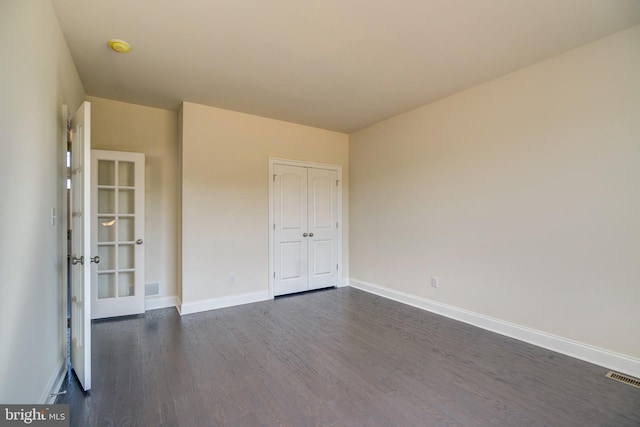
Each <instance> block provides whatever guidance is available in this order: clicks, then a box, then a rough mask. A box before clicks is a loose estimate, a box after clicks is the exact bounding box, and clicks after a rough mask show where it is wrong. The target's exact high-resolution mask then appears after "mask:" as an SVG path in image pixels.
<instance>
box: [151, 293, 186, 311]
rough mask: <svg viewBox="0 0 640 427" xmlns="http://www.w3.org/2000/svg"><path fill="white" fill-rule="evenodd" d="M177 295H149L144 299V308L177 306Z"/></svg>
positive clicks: (155, 308)
mask: <svg viewBox="0 0 640 427" xmlns="http://www.w3.org/2000/svg"><path fill="white" fill-rule="evenodd" d="M178 305H179V304H178V297H177V296H175V295H171V296H168V297H159V296H150V297H145V299H144V310H145V311H149V310H158V309H159V308H170V307H177V306H178Z"/></svg>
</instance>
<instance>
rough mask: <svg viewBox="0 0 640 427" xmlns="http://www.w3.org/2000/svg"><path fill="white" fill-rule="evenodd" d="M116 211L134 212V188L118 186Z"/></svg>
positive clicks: (122, 212)
mask: <svg viewBox="0 0 640 427" xmlns="http://www.w3.org/2000/svg"><path fill="white" fill-rule="evenodd" d="M118 213H121V214H133V213H136V212H135V199H134V190H125V189H122V188H118Z"/></svg>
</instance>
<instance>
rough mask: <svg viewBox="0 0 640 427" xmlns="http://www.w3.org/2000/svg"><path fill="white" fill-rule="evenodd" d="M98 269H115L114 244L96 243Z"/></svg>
mask: <svg viewBox="0 0 640 427" xmlns="http://www.w3.org/2000/svg"><path fill="white" fill-rule="evenodd" d="M98 256H99V257H100V262H99V263H98V271H99V272H100V271H104V270H115V269H116V247H115V245H101V244H98Z"/></svg>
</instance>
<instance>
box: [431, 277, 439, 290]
mask: <svg viewBox="0 0 640 427" xmlns="http://www.w3.org/2000/svg"><path fill="white" fill-rule="evenodd" d="M438 286H439V281H438V278H437V277H436V276H431V287H432V288H437V287H438Z"/></svg>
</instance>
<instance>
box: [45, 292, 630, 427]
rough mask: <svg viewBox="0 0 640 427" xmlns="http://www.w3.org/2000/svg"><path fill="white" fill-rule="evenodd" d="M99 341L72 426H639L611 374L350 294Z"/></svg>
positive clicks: (107, 334) (190, 319)
mask: <svg viewBox="0 0 640 427" xmlns="http://www.w3.org/2000/svg"><path fill="white" fill-rule="evenodd" d="M92 333H93V341H92V343H93V357H92V363H93V388H92V390H91V391H90V392H89V393H87V394H84V393H83V392H82V391H81V390H80V388H79V387H78V385H77V383H76V382H75V380H74V379H73V377H72V378H71V379H69V378H67V380H66V381H65V383H64V384H63V386H62V390H67V394H65V395H61V396H60V397H59V398H58V400H57V403H69V404H70V418H71V425H73V426H167V427H169V426H170V427H174V426H296V427H298V426H474V427H475V426H612V427H624V426H634V427H638V426H640V390H639V389H635V388H633V387H630V386H628V385H625V384H621V383H618V382H615V381H612V380H610V379H608V378H605V376H604V375H605V373H606V372H607V370H606V369H604V368H601V367H599V366H595V365H592V364H589V363H586V362H582V361H580V360H576V359H572V358H570V357H567V356H563V355H561V354H558V353H554V352H551V351H548V350H545V349H542V348H539V347H535V346H532V345H529V344H526V343H523V342H520V341H517V340H514V339H510V338H507V337H504V336H501V335H497V334H494V333H491V332H488V331H485V330H482V329H479V328H475V327H473V326H470V325H467V324H464V323H460V322H456V321H454V320H450V319H447V318H444V317H441V316H437V315H434V314H431V313H428V312H425V311H422V310H419V309H416V308H413V307H410V306H406V305H403V304H400V303H396V302H394V301H390V300H386V299H384V298H380V297H377V296H374V295H370V294H367V293H365V292H362V291H358V290H355V289H352V288H342V289H331V290H325V291H319V292H314V293H307V294H301V295H296V296H291V297H286V298H279V299H276V300H274V301H266V302H261V303H256V304H249V305H244V306H239V307H232V308H227V309H221V310H215V311H210V312H205V313H198V314H193V315H188V316H184V317H180V316H179V315H178V313H177V312H176V311H175V310H174V309H164V310H155V311H151V312H148V313H146V314H145V315H144V316H137V317H132V318H125V319H116V320H109V321H101V322H97V323H94V324H93V326H92Z"/></svg>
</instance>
